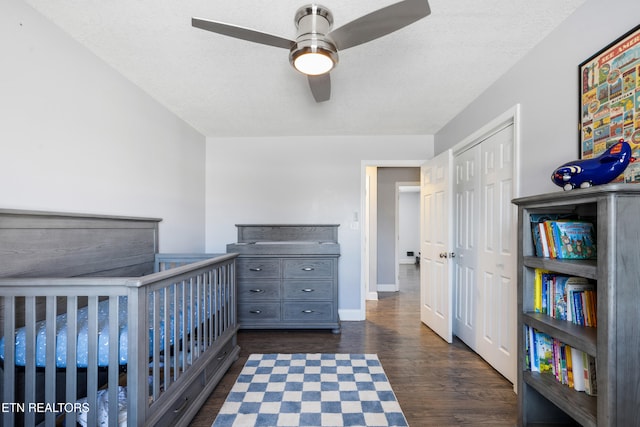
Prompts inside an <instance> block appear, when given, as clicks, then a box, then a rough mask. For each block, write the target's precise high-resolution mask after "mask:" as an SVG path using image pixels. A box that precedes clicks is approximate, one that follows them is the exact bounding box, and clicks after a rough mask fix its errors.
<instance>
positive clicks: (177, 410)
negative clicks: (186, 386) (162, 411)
mask: <svg viewBox="0 0 640 427" xmlns="http://www.w3.org/2000/svg"><path fill="white" fill-rule="evenodd" d="M187 403H189V398H188V397H185V398H184V402H183V403H182V405H180V407H179V408H176V409H174V410H173V413H174V414H177V413H179V412H182V410H183V409H184V408H186V407H187Z"/></svg>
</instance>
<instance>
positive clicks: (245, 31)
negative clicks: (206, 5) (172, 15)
mask: <svg viewBox="0 0 640 427" xmlns="http://www.w3.org/2000/svg"><path fill="white" fill-rule="evenodd" d="M191 25H192V26H194V27H196V28H200V29H203V30H207V31H212V32H214V33H218V34H223V35H225V36H230V37H235V38H237V39H242V40H247V41H250V42H254V43H260V44H266V45H268V46H275V47H282V48H284V49H291V47H292V46H293V45H294V44H295V43H296V42H295V41H293V40H289V39H285V38H284V37H280V36H274V35H272V34H267V33H263V32H261V31H256V30H252V29H250V28H244V27H239V26H237V25H231V24H224V23H222V22H216V21H209V20H208V19H201V18H191Z"/></svg>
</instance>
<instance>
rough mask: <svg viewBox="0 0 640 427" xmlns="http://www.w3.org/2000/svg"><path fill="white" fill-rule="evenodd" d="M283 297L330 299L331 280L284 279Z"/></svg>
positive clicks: (331, 292)
mask: <svg viewBox="0 0 640 427" xmlns="http://www.w3.org/2000/svg"><path fill="white" fill-rule="evenodd" d="M284 297H285V299H291V300H322V299H325V300H332V299H333V281H331V280H295V279H288V280H285V281H284Z"/></svg>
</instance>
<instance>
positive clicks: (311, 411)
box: [213, 354, 408, 427]
mask: <svg viewBox="0 0 640 427" xmlns="http://www.w3.org/2000/svg"><path fill="white" fill-rule="evenodd" d="M407 425H408V424H407V420H406V419H405V417H404V415H403V413H402V410H401V409H400V405H399V404H398V401H397V400H396V396H395V394H394V393H393V390H392V389H391V385H390V384H389V381H388V379H387V376H386V375H385V373H384V370H383V369H382V365H381V364H380V361H379V360H378V356H376V355H375V354H252V355H251V356H249V359H248V360H247V363H246V364H245V366H244V368H243V369H242V372H240V375H239V377H238V379H237V381H236V383H235V385H234V386H233V388H232V389H231V391H230V392H229V395H228V396H227V400H226V401H225V403H224V405H223V406H222V408H221V409H220V412H219V414H218V416H217V417H216V419H215V421H214V423H213V427H231V426H233V427H236V426H252V427H276V426H306V427H312V426H322V427H341V426H366V427H376V426H377V427H382V426H407Z"/></svg>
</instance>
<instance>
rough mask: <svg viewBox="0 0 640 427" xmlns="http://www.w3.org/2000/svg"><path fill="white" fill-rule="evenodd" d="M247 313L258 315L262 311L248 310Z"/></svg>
mask: <svg viewBox="0 0 640 427" xmlns="http://www.w3.org/2000/svg"><path fill="white" fill-rule="evenodd" d="M249 313H251V314H260V313H262V310H249Z"/></svg>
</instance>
